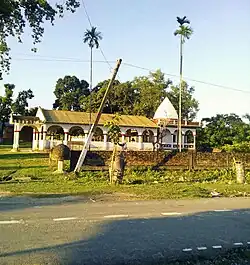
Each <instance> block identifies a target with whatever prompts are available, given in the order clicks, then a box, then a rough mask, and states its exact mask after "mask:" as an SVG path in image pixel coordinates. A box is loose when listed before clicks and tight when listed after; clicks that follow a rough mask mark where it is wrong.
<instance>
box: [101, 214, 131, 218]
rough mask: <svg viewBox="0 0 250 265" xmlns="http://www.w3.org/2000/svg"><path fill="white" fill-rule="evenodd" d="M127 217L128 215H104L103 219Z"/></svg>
mask: <svg viewBox="0 0 250 265" xmlns="http://www.w3.org/2000/svg"><path fill="white" fill-rule="evenodd" d="M124 217H128V214H113V215H112V214H111V215H105V216H104V218H124Z"/></svg>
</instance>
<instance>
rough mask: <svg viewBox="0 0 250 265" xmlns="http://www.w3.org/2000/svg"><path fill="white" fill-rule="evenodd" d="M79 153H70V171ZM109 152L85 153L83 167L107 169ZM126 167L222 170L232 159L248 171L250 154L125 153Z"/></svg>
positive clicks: (230, 165) (230, 166) (229, 165)
mask: <svg viewBox="0 0 250 265" xmlns="http://www.w3.org/2000/svg"><path fill="white" fill-rule="evenodd" d="M79 155H80V151H72V155H71V157H72V159H71V169H72V168H73V169H74V167H75V165H76V162H77V160H78V158H79ZM111 155H112V152H111V151H91V152H88V153H87V157H86V160H85V162H84V165H89V166H97V167H98V166H102V167H107V166H108V165H109V162H110V159H111ZM125 156H126V163H127V164H126V166H127V167H131V166H132V167H133V166H150V167H153V168H155V169H158V168H161V167H163V168H166V169H171V170H172V169H173V170H174V169H198V170H199V169H223V168H232V166H233V161H234V158H235V159H236V160H240V161H242V162H244V164H245V168H246V169H250V153H223V152H222V153H202V152H197V153H193V152H182V153H176V152H173V151H172V152H171V151H159V152H153V151H128V152H126V153H125Z"/></svg>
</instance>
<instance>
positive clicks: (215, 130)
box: [197, 113, 250, 148]
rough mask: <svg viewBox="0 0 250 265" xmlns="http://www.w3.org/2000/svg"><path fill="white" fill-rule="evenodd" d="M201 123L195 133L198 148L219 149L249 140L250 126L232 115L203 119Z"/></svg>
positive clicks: (219, 115)
mask: <svg viewBox="0 0 250 265" xmlns="http://www.w3.org/2000/svg"><path fill="white" fill-rule="evenodd" d="M202 123H203V127H202V128H200V129H199V130H198V133H197V144H198V146H199V147H211V148H214V147H216V148H220V147H222V146H224V145H227V144H229V145H232V144H237V143H241V142H244V141H249V140H250V124H248V123H245V122H243V120H242V119H241V118H240V117H239V116H238V115H236V114H234V113H231V114H217V115H216V116H214V117H211V118H204V119H202Z"/></svg>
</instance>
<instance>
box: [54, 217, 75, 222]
mask: <svg viewBox="0 0 250 265" xmlns="http://www.w3.org/2000/svg"><path fill="white" fill-rule="evenodd" d="M77 218H78V217H63V218H53V221H55V222H58V221H70V220H76V219H77Z"/></svg>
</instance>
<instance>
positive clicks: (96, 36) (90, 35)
mask: <svg viewBox="0 0 250 265" xmlns="http://www.w3.org/2000/svg"><path fill="white" fill-rule="evenodd" d="M100 40H102V34H101V32H99V31H97V30H96V27H93V26H92V27H91V29H90V30H89V29H87V30H86V31H85V33H84V38H83V42H84V43H88V45H89V47H90V82H89V91H90V95H89V123H90V126H91V92H92V78H93V48H96V49H98V48H99V46H100V45H99V41H100Z"/></svg>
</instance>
